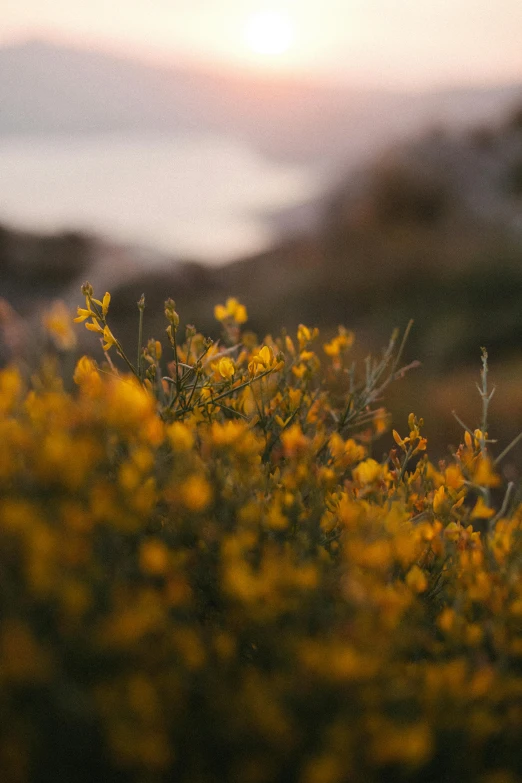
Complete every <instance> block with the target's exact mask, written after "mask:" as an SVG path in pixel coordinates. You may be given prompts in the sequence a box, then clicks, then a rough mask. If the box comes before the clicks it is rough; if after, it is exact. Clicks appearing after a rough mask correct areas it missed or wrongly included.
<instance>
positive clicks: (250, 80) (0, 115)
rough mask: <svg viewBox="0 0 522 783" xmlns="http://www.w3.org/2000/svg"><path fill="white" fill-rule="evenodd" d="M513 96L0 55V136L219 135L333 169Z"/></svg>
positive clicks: (73, 56) (520, 91) (463, 122)
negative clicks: (410, 91)
mask: <svg viewBox="0 0 522 783" xmlns="http://www.w3.org/2000/svg"><path fill="white" fill-rule="evenodd" d="M521 96H522V82H521V83H520V84H508V85H501V86H498V87H487V88H470V89H445V90H437V91H430V92H426V93H419V94H408V93H401V92H393V91H389V90H385V89H382V90H381V89H365V88H364V87H363V86H361V87H353V86H343V85H340V84H336V85H333V84H326V83H321V82H319V81H316V82H312V81H310V80H308V81H307V80H306V79H305V78H303V79H298V78H292V77H285V78H278V79H275V78H273V77H272V78H269V77H268V76H267V77H263V76H261V75H257V74H253V73H250V72H249V73H246V72H245V73H242V72H240V71H237V72H234V71H219V70H215V71H211V70H205V69H204V68H199V69H196V68H188V67H185V66H184V67H156V66H152V65H149V64H145V63H142V62H140V61H138V60H133V59H131V58H123V57H120V56H116V55H113V54H109V53H107V52H103V51H92V50H87V49H80V48H75V47H72V46H64V45H58V44H54V43H51V42H45V41H39V40H33V41H26V42H23V43H16V44H11V45H9V46H4V47H2V48H0V138H1V137H2V136H7V135H9V136H19V135H31V134H33V135H34V134H57V135H59V134H85V133H121V132H136V133H140V132H150V131H154V132H164V133H169V134H172V133H174V134H186V133H196V132H197V133H205V132H209V133H222V134H225V135H228V136H231V137H235V138H238V139H241V140H242V141H246V142H248V143H250V144H252V145H253V146H255V147H256V148H257V149H259V150H261V151H262V152H264V153H266V154H268V155H271V156H273V157H276V158H279V159H285V160H291V161H306V162H316V163H318V164H320V165H321V166H324V167H326V168H328V166H331V167H333V169H334V170H335V167H336V166H337V165H338V163H339V162H349V161H356V160H359V159H361V155H366V156H369V155H371V154H372V153H373V152H374V151H375V150H377V149H379V147H381V146H382V145H383V144H385V143H386V142H390V141H393V140H395V139H398V138H401V137H402V138H404V137H405V136H407V135H411V134H412V133H416V132H418V131H419V130H421V129H422V128H425V127H429V126H431V125H433V124H435V123H437V124H439V123H440V124H444V125H447V126H450V127H454V128H462V127H467V126H469V125H472V124H474V123H477V122H480V121H487V120H490V119H491V118H492V117H494V116H495V114H498V113H499V112H500V111H502V110H505V109H506V108H507V107H508V106H509V105H511V104H512V103H513V102H514V101H515V100H516V99H517V98H520V97H521Z"/></svg>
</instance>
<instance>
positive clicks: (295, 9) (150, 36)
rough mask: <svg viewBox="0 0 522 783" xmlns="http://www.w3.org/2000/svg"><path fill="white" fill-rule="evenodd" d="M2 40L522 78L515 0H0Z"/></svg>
mask: <svg viewBox="0 0 522 783" xmlns="http://www.w3.org/2000/svg"><path fill="white" fill-rule="evenodd" d="M0 6H1V9H2V10H1V12H0V17H1V21H0V45H1V44H2V43H4V42H5V43H7V42H8V41H9V40H13V39H18V40H20V39H21V38H30V37H32V38H35V37H41V38H50V39H54V40H58V41H62V42H70V43H72V44H73V45H74V44H80V45H83V46H93V47H99V48H102V49H106V50H107V49H108V50H112V51H116V52H119V53H122V54H125V55H128V56H131V57H132V56H137V57H142V58H145V59H150V60H153V61H156V62H162V63H164V64H166V63H168V64H176V63H179V62H183V61H185V62H189V61H192V62H194V63H201V64H202V65H205V66H210V67H220V66H223V67H230V66H232V67H234V68H243V67H247V68H248V67H255V68H257V69H259V68H261V69H263V68H264V69H265V70H267V71H268V70H269V71H271V73H272V74H276V73H279V72H281V73H285V72H288V71H297V72H303V73H304V72H306V73H308V74H310V73H311V74H313V75H317V76H320V77H326V78H332V79H334V80H338V79H341V80H348V81H350V82H351V83H353V84H356V85H363V86H364V85H365V84H373V85H381V86H386V87H406V88H413V89H423V88H430V87H434V86H441V85H450V84H454V85H465V84H477V85H479V84H486V83H502V82H505V81H522V46H521V43H520V31H521V30H522V0H110V2H109V0H88V1H87V0H0Z"/></svg>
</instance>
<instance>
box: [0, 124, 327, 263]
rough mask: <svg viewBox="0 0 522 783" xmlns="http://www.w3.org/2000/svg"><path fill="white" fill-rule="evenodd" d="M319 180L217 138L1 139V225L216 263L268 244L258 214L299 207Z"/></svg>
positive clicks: (265, 227)
mask: <svg viewBox="0 0 522 783" xmlns="http://www.w3.org/2000/svg"><path fill="white" fill-rule="evenodd" d="M318 187H319V176H318V175H317V174H316V173H314V172H313V171H311V170H309V169H308V170H307V169H305V168H302V167H296V166H287V165H280V164H277V163H275V162H272V161H269V160H267V159H265V158H263V157H262V156H261V155H260V154H258V153H257V152H255V151H254V150H252V149H249V148H248V147H247V146H244V145H242V144H241V143H239V142H235V141H231V140H229V139H224V138H221V137H216V136H209V135H194V136H190V137H170V136H169V137H165V136H145V137H144V136H129V135H128V134H126V135H116V134H111V135H103V136H81V137H56V136H54V137H51V138H47V137H41V136H40V137H35V138H27V137H24V138H16V139H3V140H0V221H1V222H3V223H5V224H6V225H11V226H15V227H19V228H27V229H32V230H37V231H61V230H64V229H67V230H71V229H72V230H80V231H88V232H94V233H96V234H99V235H101V236H104V237H106V238H108V239H112V240H116V241H118V242H123V243H125V244H130V245H137V246H142V247H150V248H155V249H157V250H159V251H160V252H162V253H167V254H169V255H172V256H174V257H183V258H187V257H190V258H198V259H201V260H206V261H208V262H214V263H216V262H220V261H224V260H228V259H231V258H234V257H237V256H240V255H243V254H246V253H250V252H255V251H258V250H261V249H263V248H265V247H267V245H268V244H269V243H270V241H271V240H272V239H273V237H272V236H271V230H270V227H269V225H268V223H267V222H265V221H264V220H263V217H262V215H263V212H264V211H265V210H266V211H272V212H273V211H274V210H277V209H279V208H285V207H290V206H293V205H296V204H299V203H300V202H301V201H302V200H306V199H307V198H309V197H310V196H312V195H313V194H314V192H315V191H316V190H317V189H318Z"/></svg>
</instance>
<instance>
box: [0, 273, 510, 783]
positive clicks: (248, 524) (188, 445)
mask: <svg viewBox="0 0 522 783" xmlns="http://www.w3.org/2000/svg"><path fill="white" fill-rule="evenodd" d="M84 294H85V296H86V304H85V307H84V308H80V309H79V313H78V318H77V319H76V320H78V321H80V322H83V323H85V324H86V326H87V328H88V329H89V330H90V331H92V332H94V333H97V334H99V336H100V338H101V341H102V346H103V349H104V351H105V355H106V356H107V361H106V362H105V363H104V364H103V365H102V366H98V364H97V363H96V362H95V361H94V359H92V358H88V357H83V358H82V359H80V361H79V362H78V364H77V367H76V370H75V373H74V380H75V383H76V385H77V392H75V393H74V394H69V393H66V392H65V391H64V389H63V385H62V381H61V379H60V378H59V377H58V376H57V374H56V372H55V371H54V369H53V366H52V362H50V361H49V360H46V361H44V363H43V365H42V368H41V370H40V371H39V373H38V374H37V375H35V377H34V378H33V379H32V382H31V384H29V386H27V385H26V384H25V383H24V381H23V380H22V377H21V375H20V373H19V372H18V371H17V370H16V369H15V368H12V367H11V368H8V369H6V370H4V371H3V372H2V373H1V374H0V409H1V418H0V434H1V440H2V450H1V451H0V482H1V490H0V530H1V535H0V608H1V613H2V623H1V628H0V683H1V689H0V726H1V732H0V770H1V773H2V775H1V779H2V781H5V782H6V783H11V781H12V782H13V783H15V782H16V783H23V782H24V781H26V782H27V783H33V781H37V782H39V781H42V782H43V781H67V783H75V781H78V782H80V781H82V782H83V781H85V783H87V781H89V783H91V782H92V781H108V782H109V783H111V781H136V783H150V782H155V781H158V783H159V782H160V781H180V783H221V782H222V781H223V782H224V781H227V782H228V781H230V783H232V782H234V783H237V782H239V783H265V782H266V783H344V782H345V781H361V783H362V782H364V783H366V782H367V781H382V780H386V781H388V780H389V781H419V782H420V781H442V780H445V781H457V780H458V781H477V780H478V781H483V782H484V783H494V781H514V780H517V779H518V777H517V776H518V775H522V746H521V743H520V733H521V730H522V579H521V569H522V535H521V530H522V513H521V510H520V509H519V508H517V507H516V504H513V502H512V498H513V488H512V487H511V486H510V487H508V490H507V492H506V494H505V496H504V501H503V502H502V500H501V501H499V503H500V504H501V507H500V508H499V509H498V510H497V509H496V508H494V506H493V504H492V501H491V498H492V490H494V491H495V492H498V491H499V484H500V482H501V479H500V477H499V475H498V473H497V469H496V465H495V461H494V459H493V456H492V455H491V454H490V440H489V438H488V435H487V432H486V430H487V404H488V402H489V400H490V398H491V394H489V393H488V390H487V364H486V356H485V355H484V368H483V385H482V388H481V394H482V396H483V401H484V421H483V422H482V425H481V428H480V429H477V430H475V431H471V430H469V429H467V428H466V429H465V434H464V438H463V443H462V445H461V446H460V447H459V449H458V450H457V452H456V454H455V455H454V456H453V458H452V459H451V460H448V462H446V463H439V464H438V465H433V464H432V463H430V461H429V459H428V456H427V454H426V447H427V443H426V439H425V438H424V436H423V434H422V427H423V421H422V419H420V418H417V417H416V416H415V415H413V414H412V415H411V416H410V417H409V420H408V423H407V427H406V429H404V428H401V426H400V425H399V426H398V431H394V432H393V437H394V440H395V444H396V446H395V448H393V450H392V451H391V452H390V454H389V455H388V456H387V457H386V458H384V459H381V460H379V459H377V457H376V451H375V446H374V443H375V441H376V439H377V438H378V437H379V435H380V434H382V432H383V431H384V430H386V428H387V426H388V418H387V415H386V413H385V412H384V410H383V409H382V407H380V400H381V398H382V393H383V391H384V389H385V388H386V386H387V385H388V384H389V383H390V382H391V381H392V380H394V379H395V378H398V377H399V376H400V375H401V374H402V373H403V372H404V370H405V369H407V368H402V367H401V363H400V360H401V354H402V347H403V345H404V341H402V343H401V344H400V345H399V344H398V343H397V336H396V335H394V336H393V338H392V340H391V341H390V344H389V346H388V348H387V349H386V350H385V351H384V353H383V354H382V356H381V357H380V358H379V359H378V360H373V359H371V358H370V359H368V360H367V362H366V364H365V367H364V370H363V373H362V377H359V375H358V373H357V371H356V368H355V367H354V366H353V365H352V362H351V359H350V349H351V346H352V343H353V335H351V334H350V333H349V332H347V331H346V330H344V329H340V330H339V334H338V335H337V337H334V338H333V339H332V340H330V341H329V342H327V343H326V344H325V345H323V346H321V345H320V344H318V334H317V330H315V329H311V328H308V327H306V326H300V327H299V329H298V332H297V335H295V336H293V335H292V336H290V335H283V336H282V337H280V338H278V339H272V338H266V339H265V341H264V342H263V343H262V344H259V343H258V342H257V339H256V338H255V336H254V335H252V334H249V333H248V332H246V333H243V332H242V327H243V324H244V323H245V322H246V320H247V313H246V310H245V308H244V307H243V306H242V305H240V304H239V303H238V302H237V301H235V300H233V299H231V300H229V301H228V302H227V303H226V304H225V305H221V306H218V307H217V308H216V313H215V314H216V317H217V318H218V320H219V321H220V322H221V323H222V325H223V330H224V333H223V339H222V341H220V342H219V343H218V344H212V342H211V341H209V340H206V339H205V338H203V336H202V335H200V334H198V333H197V332H196V330H195V329H194V328H193V327H187V329H186V333H185V335H184V336H183V338H181V339H180V334H179V318H178V316H177V313H176V310H175V305H174V303H173V302H172V301H171V300H169V301H168V302H167V303H166V306H165V315H166V318H167V322H168V328H167V337H168V345H167V348H168V351H169V352H170V355H167V348H165V349H164V348H163V347H162V345H161V344H160V343H159V342H157V341H155V340H151V341H149V342H148V343H147V345H146V347H144V348H142V345H141V344H142V331H143V330H142V324H143V310H144V304H145V303H144V302H143V300H140V303H139V305H138V307H139V314H140V328H139V343H140V345H139V349H138V354H137V360H136V362H135V363H133V361H132V360H131V359H130V358H129V357H128V356H127V355H126V354H125V353H124V350H123V348H122V346H121V343H120V342H119V340H118V338H117V337H116V336H115V335H114V334H113V333H112V331H111V330H110V327H109V324H108V318H109V310H110V296H109V295H108V294H106V295H105V297H103V299H102V300H97V299H95V298H94V295H93V291H92V289H91V288H90V286H88V285H86V286H85V287H84ZM56 320H58V321H59V318H58V315H57V311H55V318H54V320H53V321H52V324H53V328H54V326H55V321H56ZM58 326H59V329H58V331H59V332H60V333H63V332H64V330H63V328H62V327H61V326H60V324H58ZM113 353H114V354H119V356H120V360H121V361H122V362H123V363H124V365H125V373H123V372H122V371H120V370H118V369H117V368H116V366H115V365H114V364H113V359H112V358H111V354H113ZM114 358H115V359H116V356H115V357H114ZM505 451H506V450H504V452H505ZM502 456H503V454H500V455H499V457H502ZM497 462H498V459H497Z"/></svg>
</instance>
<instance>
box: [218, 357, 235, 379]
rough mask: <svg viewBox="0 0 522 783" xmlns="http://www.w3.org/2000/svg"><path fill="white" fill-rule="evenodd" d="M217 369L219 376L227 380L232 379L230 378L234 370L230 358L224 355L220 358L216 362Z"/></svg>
mask: <svg viewBox="0 0 522 783" xmlns="http://www.w3.org/2000/svg"><path fill="white" fill-rule="evenodd" d="M218 371H219V374H220V375H221V377H222V378H225V380H227V381H230V380H232V378H233V377H234V373H235V371H236V368H235V366H234V362H233V361H232V359H229V358H228V356H225V357H224V358H223V359H220V360H219V363H218Z"/></svg>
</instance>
